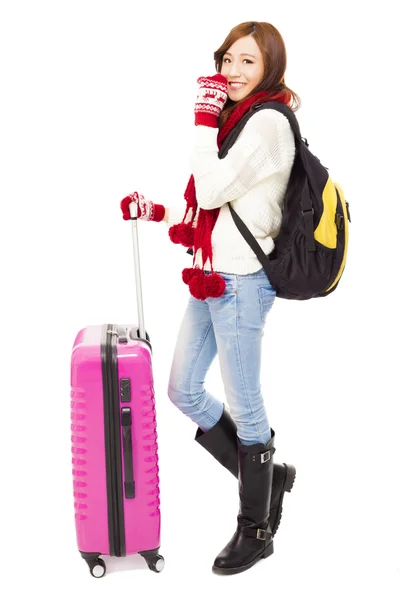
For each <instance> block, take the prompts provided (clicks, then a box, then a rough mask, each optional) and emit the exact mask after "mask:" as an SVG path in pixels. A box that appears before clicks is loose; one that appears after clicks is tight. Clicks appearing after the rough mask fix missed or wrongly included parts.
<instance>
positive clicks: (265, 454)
mask: <svg viewBox="0 0 400 600" xmlns="http://www.w3.org/2000/svg"><path fill="white" fill-rule="evenodd" d="M270 458H271V452H270V451H269V450H267V451H266V452H263V453H262V454H261V462H262V463H265V462H268V461H269V460H270Z"/></svg>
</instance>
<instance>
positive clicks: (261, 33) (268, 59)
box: [214, 21, 301, 128]
mask: <svg viewBox="0 0 400 600" xmlns="http://www.w3.org/2000/svg"><path fill="white" fill-rule="evenodd" d="M247 35H252V36H253V37H254V39H255V41H256V42H257V45H258V47H259V48H260V52H261V54H262V57H263V61H264V77H263V79H262V80H261V82H260V83H259V84H258V86H257V87H256V88H255V89H253V90H252V91H251V92H250V93H249V94H248V95H247V96H246V97H245V98H243V99H242V100H239V101H238V102H234V101H233V100H231V99H230V98H228V99H227V101H226V103H225V106H224V108H223V110H222V112H221V114H220V116H219V120H218V126H219V128H221V127H222V126H223V125H224V123H225V122H226V120H227V118H228V117H229V115H230V114H231V112H232V111H233V109H234V108H235V107H236V106H237V105H238V104H240V103H241V102H243V101H244V100H246V99H247V98H249V96H252V95H253V94H256V93H257V92H272V93H276V92H281V91H286V92H288V93H289V94H290V96H291V101H290V108H291V109H292V110H293V112H296V110H298V109H299V108H300V106H301V99H300V97H299V96H298V95H297V94H296V93H295V92H293V91H292V90H291V89H290V88H288V86H287V85H286V83H285V77H284V75H285V71H286V47H285V43H284V41H283V38H282V36H281V34H280V33H279V31H278V30H277V29H276V27H274V26H273V25H271V23H264V22H260V21H247V22H245V23H240V25H236V27H234V28H233V29H231V31H230V32H229V33H228V35H227V37H226V38H225V40H224V42H223V43H222V45H221V46H220V47H219V48H218V50H216V51H215V52H214V61H215V68H216V70H217V73H220V72H221V68H222V58H223V56H224V54H225V52H227V51H228V50H229V48H230V47H231V46H232V44H234V43H235V42H236V41H237V40H238V39H240V38H242V37H245V36H247Z"/></svg>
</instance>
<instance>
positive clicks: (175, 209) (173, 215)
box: [164, 199, 199, 229]
mask: <svg viewBox="0 0 400 600" xmlns="http://www.w3.org/2000/svg"><path fill="white" fill-rule="evenodd" d="M168 208H169V214H168V221H164V223H165V224H166V226H167V227H168V229H169V228H170V227H172V225H177V224H178V223H181V222H182V219H183V215H184V214H185V210H186V200H185V199H183V200H182V203H181V205H180V206H169V207H168ZM198 213H199V211H197V213H196V216H195V218H194V225H195V226H196V224H197V219H198ZM191 216H192V209H191V208H190V209H189V212H188V214H187V215H186V220H185V221H186V223H188V222H189V221H190V219H191Z"/></svg>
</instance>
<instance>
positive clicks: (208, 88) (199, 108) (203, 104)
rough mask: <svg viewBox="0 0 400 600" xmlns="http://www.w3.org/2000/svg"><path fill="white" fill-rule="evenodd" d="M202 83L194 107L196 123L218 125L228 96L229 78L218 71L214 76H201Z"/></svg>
mask: <svg viewBox="0 0 400 600" xmlns="http://www.w3.org/2000/svg"><path fill="white" fill-rule="evenodd" d="M197 83H198V84H199V85H200V88H199V91H198V93H197V98H196V104H195V107H194V116H195V119H194V124H195V125H206V126H207V127H218V117H219V115H220V114H221V111H222V109H223V107H224V104H225V102H226V100H227V98H228V80H227V78H226V77H224V76H223V75H221V74H220V73H217V74H216V75H213V76H212V77H199V78H198V80H197Z"/></svg>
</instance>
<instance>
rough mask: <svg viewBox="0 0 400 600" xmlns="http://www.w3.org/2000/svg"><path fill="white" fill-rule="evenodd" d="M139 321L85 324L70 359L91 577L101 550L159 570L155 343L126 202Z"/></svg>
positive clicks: (100, 567)
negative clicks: (145, 319)
mask: <svg viewBox="0 0 400 600" xmlns="http://www.w3.org/2000/svg"><path fill="white" fill-rule="evenodd" d="M131 215H132V221H131V223H132V233H133V247H134V260H135V276H136V294H137V301H138V312H139V327H138V326H137V325H133V324H130V325H113V324H105V325H98V326H90V327H86V328H85V329H82V330H81V331H80V332H79V333H78V335H77V337H76V339H75V342H74V345H73V350H72V359H71V440H72V473H73V494H74V506H75V525H76V537H77V543H78V549H79V551H80V553H81V555H82V557H83V558H84V559H85V560H86V562H87V564H88V566H89V569H90V572H91V574H92V575H93V576H94V577H102V576H103V575H104V574H105V572H106V566H105V563H104V561H103V560H102V559H101V558H100V555H103V556H104V555H106V556H126V555H128V554H134V553H139V554H140V555H141V556H143V558H144V559H145V560H146V562H147V564H148V566H149V568H150V569H151V570H153V571H155V572H159V571H161V570H162V568H163V566H164V559H163V557H162V556H161V555H160V554H159V548H160V509H159V505H160V501H159V477H158V446H157V423H156V411H155V401H154V382H153V372H152V361H151V355H152V348H151V344H150V339H149V336H148V334H147V333H146V332H145V329H144V322H143V306H142V292H141V277H140V266H139V250H138V240H137V219H136V207H135V205H134V204H131Z"/></svg>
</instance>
